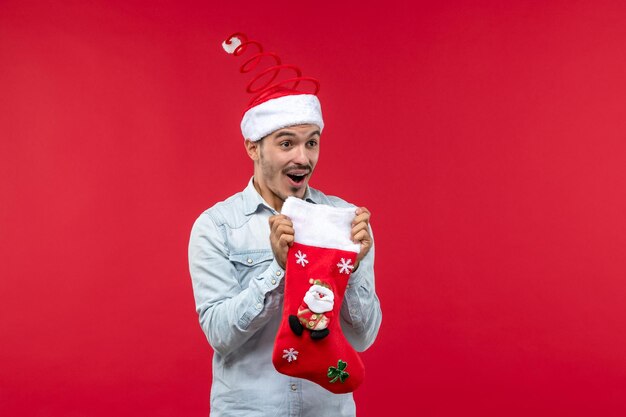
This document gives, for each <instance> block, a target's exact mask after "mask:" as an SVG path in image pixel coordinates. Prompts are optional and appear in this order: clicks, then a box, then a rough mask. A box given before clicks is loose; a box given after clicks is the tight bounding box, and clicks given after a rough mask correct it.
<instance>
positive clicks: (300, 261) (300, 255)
mask: <svg viewBox="0 0 626 417" xmlns="http://www.w3.org/2000/svg"><path fill="white" fill-rule="evenodd" d="M296 258H298V260H297V261H296V263H297V264H300V265H302V267H303V268H304V267H305V266H306V264H308V263H309V261H307V260H306V254H305V253H302V252H300V251H298V253H296Z"/></svg>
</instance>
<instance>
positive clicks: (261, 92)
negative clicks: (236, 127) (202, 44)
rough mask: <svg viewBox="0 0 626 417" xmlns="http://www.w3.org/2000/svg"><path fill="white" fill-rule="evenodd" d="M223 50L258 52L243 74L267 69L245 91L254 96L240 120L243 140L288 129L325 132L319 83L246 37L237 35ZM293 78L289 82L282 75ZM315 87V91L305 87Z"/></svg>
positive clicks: (231, 36) (249, 59) (245, 65)
mask: <svg viewBox="0 0 626 417" xmlns="http://www.w3.org/2000/svg"><path fill="white" fill-rule="evenodd" d="M222 47H223V48H224V50H225V51H226V52H227V53H229V54H231V55H233V56H236V57H238V56H241V55H242V54H244V53H245V52H246V51H248V48H250V49H252V48H254V49H256V51H253V52H252V53H251V54H250V57H249V58H248V59H247V60H246V61H245V62H244V63H243V64H242V65H241V67H240V69H239V70H240V72H242V73H247V72H251V71H253V70H254V69H256V68H257V67H259V66H261V65H266V67H265V68H264V69H261V70H260V71H259V72H258V73H257V75H255V77H254V78H253V79H252V80H251V81H250V82H249V83H248V87H247V89H246V91H247V92H248V93H251V94H253V97H252V99H251V100H250V103H249V104H248V107H247V108H246V109H245V111H244V114H243V118H242V120H241V133H242V134H243V137H244V139H249V140H251V141H253V142H255V141H258V140H260V139H262V138H263V137H265V136H267V135H269V134H270V133H272V132H274V131H276V130H278V129H282V128H284V127H288V126H295V125H301V124H313V125H316V126H317V127H319V128H320V133H321V131H322V130H323V129H324V121H323V119H322V108H321V105H320V102H319V99H318V98H317V92H318V91H319V87H320V85H319V81H318V80H316V79H315V78H311V77H303V76H302V71H301V70H300V68H298V67H296V66H294V65H288V64H283V63H282V62H281V59H280V57H278V55H276V54H275V53H273V52H265V51H264V50H263V46H262V45H261V44H260V43H259V42H257V41H254V40H249V39H248V37H247V36H246V35H244V34H243V33H234V34H232V35H230V36H229V37H228V38H226V40H225V41H224V42H223V43H222ZM285 73H288V74H290V75H288V76H287V78H285V77H284V75H283V74H285ZM307 84H309V85H312V86H313V91H307V90H306V89H304V88H303V87H304V86H305V85H307Z"/></svg>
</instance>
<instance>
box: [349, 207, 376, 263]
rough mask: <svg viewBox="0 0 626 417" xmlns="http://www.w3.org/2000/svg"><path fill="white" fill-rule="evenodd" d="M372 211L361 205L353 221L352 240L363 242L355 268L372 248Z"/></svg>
mask: <svg viewBox="0 0 626 417" xmlns="http://www.w3.org/2000/svg"><path fill="white" fill-rule="evenodd" d="M370 216H371V215H370V212H369V210H368V209H366V208H365V207H359V208H357V209H356V216H355V217H354V220H353V221H352V241H353V242H354V243H360V244H361V251H360V252H359V254H358V255H357V257H356V263H355V264H354V270H355V271H356V269H357V268H358V267H359V262H361V259H363V257H364V256H365V255H367V252H369V251H370V249H371V248H372V236H371V235H370V228H369V224H370Z"/></svg>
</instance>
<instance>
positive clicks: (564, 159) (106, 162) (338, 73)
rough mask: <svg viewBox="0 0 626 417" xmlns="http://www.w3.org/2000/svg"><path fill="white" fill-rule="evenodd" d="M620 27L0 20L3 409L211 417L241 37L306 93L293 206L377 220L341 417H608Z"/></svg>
mask: <svg viewBox="0 0 626 417" xmlns="http://www.w3.org/2000/svg"><path fill="white" fill-rule="evenodd" d="M439 3H441V4H439ZM331 4H332V5H331ZM623 4H624V3H623V2H622V1H613V2H607V1H594V2H592V1H551V2H535V1H525V2H522V1H516V2H502V1H452V2H400V1H394V0H392V1H387V2H384V3H380V2H376V3H372V4H368V3H362V2H349V4H348V2H328V3H324V2H320V3H315V4H313V3H306V4H302V3H301V4H300V5H297V6H296V5H294V3H293V2H286V1H281V2H271V4H270V3H268V2H250V3H249V4H246V3H241V2H235V3H233V2H213V3H212V2H174V1H171V2H164V1H156V0H155V1H149V2H140V1H123V2H121V1H120V2H111V1H92V2H83V1H75V2H52V1H50V2H43V1H42V2H27V1H11V0H9V1H7V0H5V1H3V2H1V3H0V138H1V140H0V256H1V258H0V414H1V415H7V416H8V415H19V416H110V415H116V416H148V415H150V416H205V415H207V412H208V393H209V385H210V377H209V375H210V348H209V347H208V344H207V343H206V341H205V339H204V336H203V335H202V333H201V330H200V328H199V326H198V324H197V318H196V314H195V311H194V306H193V298H192V291H191V283H190V279H189V276H188V272H187V260H186V245H187V240H188V234H189V230H190V228H191V225H192V222H193V221H194V220H195V218H196V217H197V216H198V215H199V214H200V212H202V211H203V210H204V209H205V208H207V207H209V206H210V205H212V204H213V203H214V202H216V201H218V200H220V199H223V198H225V197H227V196H228V195H230V194H232V193H234V192H236V191H238V190H240V189H242V188H243V187H244V186H245V185H246V182H247V180H248V179H249V177H250V175H251V172H252V165H251V163H250V161H249V160H248V159H247V157H246V156H245V154H244V148H243V145H242V142H243V141H242V139H241V137H240V133H239V128H238V125H239V120H240V112H241V110H242V109H243V107H244V105H245V103H246V102H247V99H248V97H246V95H245V93H244V91H243V88H244V84H245V82H246V81H247V80H248V78H247V77H244V76H241V75H240V74H239V73H238V72H237V63H236V62H235V60H234V59H232V58H230V57H228V56H226V55H225V54H224V53H223V52H222V51H221V49H220V42H221V41H222V39H223V38H224V37H225V36H227V35H228V34H230V33H232V32H234V31H239V30H240V31H244V32H247V33H248V34H249V35H250V36H251V37H252V38H254V39H258V40H260V41H261V42H263V43H264V44H265V45H266V47H267V48H268V49H271V50H274V51H277V52H279V54H280V55H281V56H282V57H283V59H284V60H285V61H286V62H289V63H295V64H298V65H300V66H301V67H302V68H303V69H304V71H305V73H306V74H307V75H311V76H315V77H318V78H319V79H320V80H321V82H322V90H321V92H320V97H321V99H322V101H323V103H324V112H325V118H326V121H327V126H328V127H327V130H326V131H325V133H324V138H323V144H322V157H321V160H320V164H319V165H318V169H317V171H316V174H315V176H314V178H313V182H312V184H313V185H314V186H316V187H317V188H320V189H322V190H324V191H326V192H327V193H331V194H338V195H341V196H343V197H345V198H346V199H348V200H351V201H353V202H355V203H357V204H360V205H365V206H367V207H369V208H370V209H371V211H372V212H373V219H372V223H373V225H374V228H375V232H376V237H377V286H378V293H379V296H380V298H381V301H382V306H383V310H384V320H383V327H382V329H381V332H380V335H379V339H378V341H377V343H376V344H375V346H374V347H373V348H372V349H370V350H369V351H368V352H366V353H365V354H364V355H363V356H364V360H365V363H366V367H367V372H368V374H367V379H366V382H365V383H364V385H363V386H362V388H360V390H359V391H358V392H357V393H356V397H357V401H358V405H359V410H360V412H359V415H360V416H362V417H366V416H379V415H382V414H383V413H384V414H385V415H419V416H457V415H465V416H527V415H535V416H554V415H567V416H589V415H602V416H622V415H624V413H626V399H625V398H624V393H625V391H626V355H625V354H624V351H625V348H626V309H625V299H626V284H625V281H624V280H625V278H626V261H625V259H624V252H625V249H626V220H625V218H624V213H625V212H626V191H625V190H626V168H625V162H626V159H625V158H626V141H625V139H626V134H625V131H626V114H625V109H626V106H625V102H626V100H625V99H626V76H625V74H626V46H625V45H626V25H625V24H624V22H625V21H626V6H623Z"/></svg>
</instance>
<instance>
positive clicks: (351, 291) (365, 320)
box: [341, 227, 382, 352]
mask: <svg viewBox="0 0 626 417" xmlns="http://www.w3.org/2000/svg"><path fill="white" fill-rule="evenodd" d="M371 233H372V230H371V227H370V234H371ZM374 252H375V245H374V235H373V234H372V248H371V249H370V251H369V252H368V253H367V255H365V257H364V258H363V259H362V260H361V262H360V263H359V265H358V268H357V270H356V271H354V272H353V273H352V275H351V276H350V280H349V281H348V286H347V288H346V292H345V294H344V299H343V305H342V306H341V328H342V330H343V333H344V335H345V336H346V339H347V340H348V342H350V344H351V345H352V347H353V348H354V349H356V350H357V351H359V352H362V351H364V350H366V349H367V348H369V347H370V346H371V345H372V343H374V340H376V335H377V334H378V330H379V329H380V324H381V321H382V311H381V308H380V301H379V300H378V296H377V295H376V287H375V282H374Z"/></svg>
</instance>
